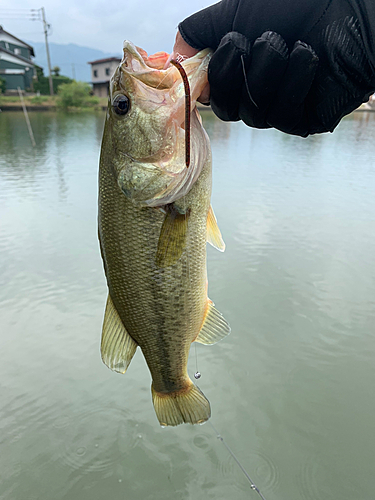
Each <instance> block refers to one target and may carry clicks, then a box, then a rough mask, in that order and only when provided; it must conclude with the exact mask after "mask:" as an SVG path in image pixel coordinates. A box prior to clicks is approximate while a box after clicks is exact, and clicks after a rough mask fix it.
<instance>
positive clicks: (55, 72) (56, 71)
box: [52, 66, 61, 76]
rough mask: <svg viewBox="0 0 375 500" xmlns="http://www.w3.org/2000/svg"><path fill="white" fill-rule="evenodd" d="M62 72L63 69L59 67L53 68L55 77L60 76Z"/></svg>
mask: <svg viewBox="0 0 375 500" xmlns="http://www.w3.org/2000/svg"><path fill="white" fill-rule="evenodd" d="M60 71H61V68H60V67H59V66H54V67H53V68H52V73H53V74H54V75H55V76H60Z"/></svg>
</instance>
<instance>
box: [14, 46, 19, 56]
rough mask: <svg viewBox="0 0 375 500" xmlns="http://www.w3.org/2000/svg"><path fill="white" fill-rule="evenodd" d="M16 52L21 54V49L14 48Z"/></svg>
mask: <svg viewBox="0 0 375 500" xmlns="http://www.w3.org/2000/svg"><path fill="white" fill-rule="evenodd" d="M14 53H15V54H16V55H17V56H20V55H21V49H18V48H17V47H16V48H15V49H14Z"/></svg>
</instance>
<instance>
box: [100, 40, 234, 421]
mask: <svg viewBox="0 0 375 500" xmlns="http://www.w3.org/2000/svg"><path fill="white" fill-rule="evenodd" d="M123 49H124V55H123V58H122V60H121V62H120V64H119V66H118V67H117V69H116V70H115V72H114V74H113V76H112V78H111V81H110V88H109V100H108V109H107V113H106V120H105V125H104V132H103V138H102V146H101V154H100V165H99V199H98V205H99V207H98V208H99V211H98V227H99V242H100V250H101V255H102V259H103V265H104V271H105V275H106V279H107V285H108V298H107V304H106V308H105V314H104V320H103V328H102V340H101V356H102V360H103V362H104V363H105V365H106V366H107V367H109V368H110V369H111V370H113V371H115V372H118V373H125V372H126V370H127V369H128V366H129V364H130V362H131V360H132V358H133V356H134V354H135V352H136V349H137V347H138V346H139V347H140V349H141V351H142V353H143V355H144V357H145V360H146V363H147V365H148V368H149V370H150V373H151V377H152V385H151V394H152V401H153V404H154V409H155V413H156V416H157V418H158V421H159V423H160V424H161V425H162V426H176V425H179V424H182V423H190V424H200V423H203V422H205V421H207V420H208V419H209V418H210V416H211V407H210V403H209V401H208V399H207V398H206V396H205V395H204V394H203V392H202V391H201V390H200V389H199V388H198V386H197V385H195V384H194V383H193V382H192V380H191V379H190V377H189V375H188V372H187V362H188V356H189V350H190V347H191V344H192V342H199V343H201V344H207V345H210V344H214V343H216V342H217V341H219V340H221V339H223V338H224V337H225V336H226V335H228V334H229V332H230V326H229V324H228V322H227V321H226V320H225V319H224V317H223V315H222V314H221V313H220V312H219V311H218V310H217V309H216V307H215V305H214V303H213V302H212V301H211V300H210V299H209V298H208V296H207V270H206V242H207V241H208V242H209V243H211V244H212V245H213V246H215V247H216V248H218V249H219V250H220V251H224V249H225V244H224V241H223V238H222V235H221V233H220V230H219V228H218V225H217V221H216V217H215V214H214V212H213V209H212V207H211V204H210V199H211V188H212V172H211V170H212V158H211V147H210V142H209V138H208V136H207V133H206V131H205V130H204V128H203V126H202V121H201V118H200V116H199V113H198V111H197V109H196V100H197V98H198V97H199V94H200V93H201V91H202V89H203V88H204V87H205V85H206V83H207V72H208V64H209V61H210V57H211V52H210V50H209V49H206V50H203V51H201V52H199V53H198V54H196V55H195V56H194V57H192V58H189V59H186V60H185V61H183V62H182V63H181V65H182V67H183V69H184V71H185V73H186V76H187V78H188V81H189V84H190V91H191V110H192V111H191V115H190V120H191V126H190V128H191V145H190V161H189V165H188V166H187V165H186V155H185V135H186V134H185V91H184V82H183V80H182V78H181V75H180V74H179V71H178V69H177V68H176V67H174V66H169V67H168V68H167V69H163V68H164V65H165V64H166V61H167V59H168V54H167V53H158V54H155V55H153V56H148V55H147V53H146V52H145V51H144V50H142V49H140V48H138V47H136V46H135V45H134V44H133V43H131V42H129V41H125V42H124V48H123Z"/></svg>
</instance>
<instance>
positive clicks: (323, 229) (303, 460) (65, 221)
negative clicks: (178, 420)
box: [0, 112, 375, 500]
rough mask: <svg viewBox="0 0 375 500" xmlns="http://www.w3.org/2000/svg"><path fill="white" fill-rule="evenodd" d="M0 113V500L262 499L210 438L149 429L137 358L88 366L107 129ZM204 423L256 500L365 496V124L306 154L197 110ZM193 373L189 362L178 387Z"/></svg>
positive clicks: (373, 443) (374, 249)
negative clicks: (204, 240)
mask: <svg viewBox="0 0 375 500" xmlns="http://www.w3.org/2000/svg"><path fill="white" fill-rule="evenodd" d="M30 119H31V124H32V127H33V129H34V135H35V140H36V143H37V146H36V148H35V149H33V148H32V147H31V144H30V139H29V137H28V132H27V128H26V125H25V122H24V118H23V115H22V114H21V113H2V114H0V214H1V223H0V282H1V287H0V349H1V351H0V352H1V355H0V356H1V363H0V384H1V400H0V444H1V452H0V479H1V480H0V498H1V499H2V500H25V499H27V500H33V499H38V500H50V499H54V500H59V499H69V500H75V499H77V500H85V499H88V500H96V499H103V498H110V497H112V498H124V499H126V500H133V499H134V500H136V499H137V500H139V499H143V500H146V499H156V498H160V499H163V500H168V499H171V500H172V499H173V500H175V499H192V500H201V499H202V500H203V499H207V498H213V499H231V500H242V499H245V498H246V499H247V498H250V499H257V498H259V497H258V495H257V493H256V492H255V491H252V490H251V489H250V485H249V482H248V481H247V479H246V477H245V476H244V475H243V473H242V472H241V470H240V469H239V468H238V466H237V465H236V463H235V461H234V460H233V458H232V457H231V456H230V454H229V452H228V450H227V449H226V448H225V446H223V444H222V443H221V441H220V440H218V439H217V437H216V434H215V432H214V430H213V428H212V427H211V426H210V425H209V424H205V425H203V426H188V425H185V426H179V427H177V428H166V429H162V428H161V427H160V426H159V424H158V422H157V419H156V416H155V413H154V410H153V406H152V402H151V394H150V374H149V371H148V369H147V366H146V364H145V362H144V359H143V356H142V354H141V352H140V351H138V352H137V354H136V356H135V357H134V359H133V361H132V363H131V365H130V368H129V370H128V372H127V373H126V375H124V376H120V375H117V374H115V373H113V372H111V371H110V370H108V369H107V368H106V367H105V366H104V365H103V364H102V362H101V359H100V353H99V345H100V335H101V323H102V318H103V312H104V306H105V301H106V296H107V289H106V283H105V278H104V274H103V270H102V263H101V258H100V254H99V247H98V242H97V228H96V217H97V201H96V200H97V170H98V155H99V149H100V141H101V135H102V128H103V121H104V114H97V115H93V114H78V115H63V114H61V115H60V114H54V113H32V114H31V115H30ZM203 119H204V124H205V127H206V129H207V131H208V133H209V135H210V138H211V143H212V148H213V158H214V186H213V196H212V204H213V207H214V210H215V213H216V216H217V219H218V222H219V226H220V228H221V231H222V234H223V237H224V239H225V241H226V245H227V249H226V252H225V253H224V254H221V253H219V252H217V251H216V250H215V249H213V248H211V247H210V248H208V273H209V295H210V297H211V298H212V299H213V300H214V301H215V303H216V305H217V306H218V308H219V310H220V311H221V312H222V313H223V314H224V315H225V317H226V319H227V320H228V321H229V322H230V324H231V326H232V334H231V335H230V336H229V337H227V338H226V339H225V340H223V341H222V342H220V343H219V344H216V345H214V346H211V347H209V346H202V345H198V346H197V362H198V368H199V371H200V372H201V373H202V378H201V379H200V381H199V382H200V384H199V385H200V387H201V388H202V390H203V392H204V393H205V394H206V396H207V397H208V399H209V400H210V402H211V407H212V419H211V421H212V424H213V425H214V426H215V428H216V429H217V430H218V431H219V432H220V433H221V434H222V436H223V437H224V439H225V441H226V443H227V444H228V445H229V446H230V447H231V448H232V449H233V451H234V452H235V454H236V456H237V457H238V459H239V460H240V461H241V463H242V465H243V466H244V467H245V469H246V470H247V471H248V473H249V474H250V476H251V478H252V479H253V481H254V482H255V483H256V485H257V486H258V487H259V489H260V490H261V492H262V493H263V495H264V496H265V498H266V499H267V500H290V499H292V500H297V499H298V500H317V499H320V498H324V499H326V500H338V499H340V500H353V499H355V500H357V499H361V500H370V499H373V498H374V487H373V481H374V457H375V431H374V415H375V398H374V392H375V390H374V388H375V362H374V355H375V340H374V329H375V140H374V137H375V116H374V115H372V114H368V113H356V114H353V115H351V116H350V117H348V118H347V119H345V120H344V121H343V122H342V123H341V125H340V126H339V127H338V129H337V130H336V131H335V132H334V134H329V135H323V136H319V137H312V138H309V139H307V140H304V139H300V138H297V137H288V136H286V135H283V134H281V133H279V132H277V131H273V130H266V131H259V130H251V129H249V128H247V127H245V126H244V125H242V124H241V123H232V124H228V123H222V122H220V121H219V120H217V119H216V118H215V117H214V116H213V115H212V114H210V113H209V112H204V115H203ZM195 370H196V357H195V349H192V351H191V355H190V360H189V372H190V374H191V376H193V374H194V372H195Z"/></svg>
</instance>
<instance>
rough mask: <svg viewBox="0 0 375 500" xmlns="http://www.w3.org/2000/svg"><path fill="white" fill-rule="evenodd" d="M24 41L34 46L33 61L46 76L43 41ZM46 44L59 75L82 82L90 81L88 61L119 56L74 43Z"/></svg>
mask: <svg viewBox="0 0 375 500" xmlns="http://www.w3.org/2000/svg"><path fill="white" fill-rule="evenodd" d="M25 42H26V43H28V44H29V45H31V46H32V47H33V48H34V51H35V56H36V57H35V59H34V62H35V64H37V65H38V66H41V67H42V68H43V69H44V74H45V76H48V64H47V55H46V46H45V44H44V43H43V42H32V41H31V40H27V41H26V40H25ZM48 45H49V51H50V57H51V67H52V68H53V67H54V66H59V67H60V69H61V73H60V74H61V75H64V76H69V77H70V78H75V79H76V80H81V81H83V82H90V81H91V72H90V65H89V64H87V63H88V62H90V61H95V60H96V59H103V58H105V57H112V56H118V57H121V56H120V54H113V53H108V52H102V51H101V50H97V49H90V48H89V47H82V46H81V45H76V44H74V43H68V44H66V45H65V44H60V43H49V44H48Z"/></svg>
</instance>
